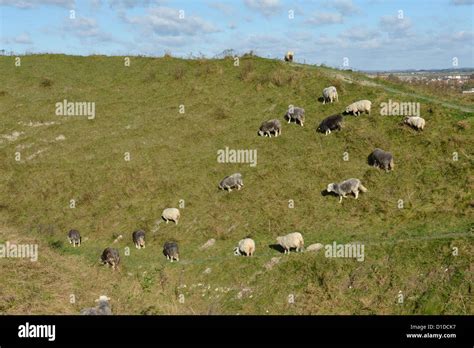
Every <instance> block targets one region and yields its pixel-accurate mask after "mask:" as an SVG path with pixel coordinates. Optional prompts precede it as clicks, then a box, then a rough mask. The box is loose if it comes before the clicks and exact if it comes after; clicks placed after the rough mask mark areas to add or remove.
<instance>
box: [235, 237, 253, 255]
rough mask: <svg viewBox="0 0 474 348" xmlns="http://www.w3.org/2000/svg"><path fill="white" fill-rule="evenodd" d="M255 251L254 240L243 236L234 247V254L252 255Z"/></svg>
mask: <svg viewBox="0 0 474 348" xmlns="http://www.w3.org/2000/svg"><path fill="white" fill-rule="evenodd" d="M254 252H255V241H254V240H253V239H251V238H244V239H241V240H240V241H239V244H238V245H237V246H236V247H235V248H234V255H245V256H252V255H253V254H254Z"/></svg>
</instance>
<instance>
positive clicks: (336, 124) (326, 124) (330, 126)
mask: <svg viewBox="0 0 474 348" xmlns="http://www.w3.org/2000/svg"><path fill="white" fill-rule="evenodd" d="M342 119H343V118H342V115H339V114H336V115H332V116H329V117H326V118H325V119H324V120H322V121H321V123H320V124H319V126H318V129H317V130H318V131H319V132H321V133H324V134H326V135H328V134H330V133H331V131H333V130H341V129H342Z"/></svg>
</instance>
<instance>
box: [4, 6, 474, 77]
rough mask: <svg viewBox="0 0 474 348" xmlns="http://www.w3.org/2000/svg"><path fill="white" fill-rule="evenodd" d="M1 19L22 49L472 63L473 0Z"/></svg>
mask: <svg viewBox="0 0 474 348" xmlns="http://www.w3.org/2000/svg"><path fill="white" fill-rule="evenodd" d="M71 10H74V11H75V13H74V14H75V18H70V17H71V12H70V11H71ZM292 13H293V14H294V16H293V18H290V17H291V14H292ZM0 18H1V23H0V36H1V37H0V48H1V49H5V50H6V51H7V52H10V51H13V52H15V53H19V54H21V53H25V52H30V53H44V52H50V53H66V54H75V55H90V54H105V55H138V54H141V55H152V56H161V55H163V54H164V53H165V52H170V53H171V54H172V55H174V56H182V57H187V56H189V55H190V54H191V53H192V54H194V55H198V54H203V55H205V56H208V57H213V56H215V55H216V54H219V53H221V52H222V51H223V50H225V49H234V50H235V51H236V52H237V53H243V52H248V51H250V50H253V51H254V52H256V53H257V54H258V55H260V56H263V57H278V58H281V57H282V56H283V55H284V54H285V52H286V51H288V50H291V51H294V53H295V59H296V60H297V61H301V62H303V61H305V62H306V63H312V64H315V63H317V64H321V63H324V64H326V65H329V66H333V67H342V65H343V62H344V59H345V58H346V61H347V62H348V65H349V67H350V68H353V69H359V70H390V69H410V68H413V69H434V68H451V67H453V60H454V58H456V59H457V62H458V67H474V0H314V1H310V0H227V1H217V0H175V1H173V0H168V1H167V0H89V1H87V0H0Z"/></svg>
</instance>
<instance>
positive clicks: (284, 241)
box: [276, 232, 304, 254]
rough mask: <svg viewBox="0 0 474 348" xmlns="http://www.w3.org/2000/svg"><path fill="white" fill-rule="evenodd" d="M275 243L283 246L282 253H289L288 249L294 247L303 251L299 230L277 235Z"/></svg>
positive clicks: (302, 241)
mask: <svg viewBox="0 0 474 348" xmlns="http://www.w3.org/2000/svg"><path fill="white" fill-rule="evenodd" d="M276 240H277V243H278V244H280V246H281V247H282V248H283V250H284V253H285V254H286V253H288V254H289V253H290V249H292V248H294V249H296V251H297V252H298V251H303V247H304V240H303V236H302V235H301V233H299V232H293V233H290V234H287V235H286V236H282V237H277V239H276Z"/></svg>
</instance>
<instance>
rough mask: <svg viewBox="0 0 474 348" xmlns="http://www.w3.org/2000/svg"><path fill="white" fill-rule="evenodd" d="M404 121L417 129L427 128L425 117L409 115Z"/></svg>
mask: <svg viewBox="0 0 474 348" xmlns="http://www.w3.org/2000/svg"><path fill="white" fill-rule="evenodd" d="M403 123H405V124H407V125H409V126H410V127H413V128H414V129H416V130H423V129H424V128H425V119H424V118H422V117H419V116H411V117H407V118H405V120H404V121H403Z"/></svg>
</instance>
